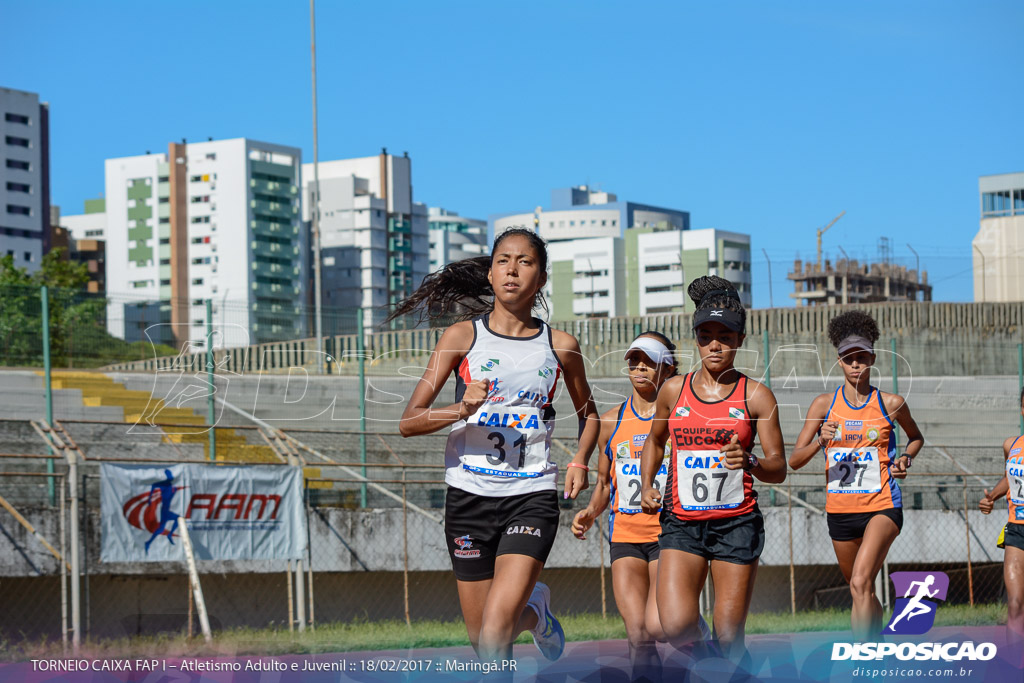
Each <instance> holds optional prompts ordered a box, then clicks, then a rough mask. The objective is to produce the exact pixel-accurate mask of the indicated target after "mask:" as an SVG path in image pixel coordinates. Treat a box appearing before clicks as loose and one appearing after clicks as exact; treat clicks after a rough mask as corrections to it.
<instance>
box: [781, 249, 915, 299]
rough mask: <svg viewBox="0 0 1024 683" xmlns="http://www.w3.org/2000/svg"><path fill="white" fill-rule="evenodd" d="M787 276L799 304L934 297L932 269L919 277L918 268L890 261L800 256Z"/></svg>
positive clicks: (793, 295)
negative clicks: (930, 279)
mask: <svg viewBox="0 0 1024 683" xmlns="http://www.w3.org/2000/svg"><path fill="white" fill-rule="evenodd" d="M786 277H787V278H788V279H790V280H792V281H793V286H794V289H795V291H794V292H793V293H792V294H790V295H789V296H791V297H792V298H794V299H796V305H797V306H816V305H818V304H869V303H874V302H878V301H918V300H923V301H931V300H932V286H931V285H930V284H928V271H924V272H922V273H921V276H920V277H918V273H917V271H916V270H908V269H907V268H905V267H904V266H897V265H895V264H893V263H890V262H882V263H870V264H868V263H865V264H861V263H859V262H858V261H857V260H856V259H839V260H838V261H837V262H836V264H835V266H833V265H832V262H831V261H830V260H829V259H825V265H824V266H821V265H819V264H817V263H813V262H807V263H804V262H803V261H801V260H800V259H796V260H795V261H794V262H793V271H792V272H791V273H789V274H788V275H787V276H786ZM918 292H920V293H921V294H922V295H923V299H921V297H919V296H918Z"/></svg>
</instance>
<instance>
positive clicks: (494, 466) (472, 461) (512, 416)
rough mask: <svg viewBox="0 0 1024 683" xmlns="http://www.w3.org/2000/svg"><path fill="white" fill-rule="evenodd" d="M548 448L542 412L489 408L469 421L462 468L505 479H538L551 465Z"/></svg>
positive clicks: (512, 408)
mask: <svg viewBox="0 0 1024 683" xmlns="http://www.w3.org/2000/svg"><path fill="white" fill-rule="evenodd" d="M546 444H547V426H546V425H545V424H544V421H543V420H542V419H541V415H540V410H539V409H537V408H531V407H525V406H499V405H485V406H484V407H483V408H481V409H480V411H478V412H477V413H475V414H474V415H472V416H471V417H470V418H469V420H467V424H466V441H465V448H464V450H463V457H462V463H463V464H462V466H463V468H465V469H467V470H470V471H472V472H480V473H483V474H492V475H496V476H501V477H536V476H539V474H540V471H541V470H542V469H544V466H545V465H546V464H547V456H548V452H547V447H546Z"/></svg>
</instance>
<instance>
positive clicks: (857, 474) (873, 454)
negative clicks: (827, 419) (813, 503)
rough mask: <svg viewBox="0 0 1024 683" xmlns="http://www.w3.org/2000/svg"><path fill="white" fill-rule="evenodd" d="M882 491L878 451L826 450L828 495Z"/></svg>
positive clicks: (861, 449) (853, 449)
mask: <svg viewBox="0 0 1024 683" xmlns="http://www.w3.org/2000/svg"><path fill="white" fill-rule="evenodd" d="M881 490H882V467H881V465H880V464H879V462H878V449H877V448H875V447H871V448H830V449H828V492H829V493H878V492H879V491H881Z"/></svg>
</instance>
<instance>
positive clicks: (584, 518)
mask: <svg viewBox="0 0 1024 683" xmlns="http://www.w3.org/2000/svg"><path fill="white" fill-rule="evenodd" d="M593 525H594V515H592V514H591V513H590V508H583V509H582V510H580V511H579V512H577V513H576V516H575V517H573V518H572V535H573V536H575V537H576V538H578V539H580V540H586V538H587V537H586V536H585V535H584V534H586V533H587V531H589V530H590V527H592V526H593Z"/></svg>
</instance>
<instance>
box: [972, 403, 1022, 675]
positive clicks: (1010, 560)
mask: <svg viewBox="0 0 1024 683" xmlns="http://www.w3.org/2000/svg"><path fill="white" fill-rule="evenodd" d="M1020 409H1021V410H1020V411H1021V415H1024V390H1022V391H1021V394H1020ZM1003 458H1004V460H1005V461H1006V472H1005V474H1004V475H1003V478H1002V479H1000V480H999V482H998V483H997V484H996V485H995V486H994V487H993V488H992V491H985V496H984V498H982V499H981V502H979V503H978V508H979V509H980V510H981V511H982V512H984V513H985V514H986V515H987V514H989V513H990V512H992V507H993V502H994V501H996V500H999V499H1000V498H1001V497H1003V496H1006V504H1007V509H1008V511H1009V518H1008V519H1007V522H1006V529H1005V530H1004V531H1003V581H1004V582H1005V583H1006V603H1007V615H1006V635H1007V642H1008V643H1011V644H1014V645H1015V646H1016V651H1017V652H1022V650H1021V647H1022V646H1024V436H1016V437H1013V436H1011V437H1010V438H1008V439H1006V441H1004V442H1003ZM1022 656H1024V654H1022Z"/></svg>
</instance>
